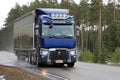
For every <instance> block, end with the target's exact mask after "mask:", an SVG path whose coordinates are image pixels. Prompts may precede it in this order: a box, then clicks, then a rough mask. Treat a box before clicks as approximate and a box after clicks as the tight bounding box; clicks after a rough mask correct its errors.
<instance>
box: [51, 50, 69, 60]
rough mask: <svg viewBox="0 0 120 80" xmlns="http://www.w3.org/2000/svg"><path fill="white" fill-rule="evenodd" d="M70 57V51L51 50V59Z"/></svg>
mask: <svg viewBox="0 0 120 80" xmlns="http://www.w3.org/2000/svg"><path fill="white" fill-rule="evenodd" d="M68 58H69V53H68V51H66V50H56V51H50V59H51V60H67V59H68Z"/></svg>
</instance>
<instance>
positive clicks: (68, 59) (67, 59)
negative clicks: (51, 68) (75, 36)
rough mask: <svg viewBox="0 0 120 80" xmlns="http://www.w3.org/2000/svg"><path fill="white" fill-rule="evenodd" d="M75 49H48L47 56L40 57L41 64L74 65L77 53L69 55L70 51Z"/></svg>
mask: <svg viewBox="0 0 120 80" xmlns="http://www.w3.org/2000/svg"><path fill="white" fill-rule="evenodd" d="M73 50H74V51H75V50H76V49H54V50H50V49H48V50H47V51H48V54H47V55H41V56H40V57H41V62H44V63H64V64H65V63H75V62H76V60H77V53H75V54H70V51H73Z"/></svg>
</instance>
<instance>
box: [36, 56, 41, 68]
mask: <svg viewBox="0 0 120 80" xmlns="http://www.w3.org/2000/svg"><path fill="white" fill-rule="evenodd" d="M36 65H37V67H40V66H41V64H40V62H39V58H38V57H37V59H36Z"/></svg>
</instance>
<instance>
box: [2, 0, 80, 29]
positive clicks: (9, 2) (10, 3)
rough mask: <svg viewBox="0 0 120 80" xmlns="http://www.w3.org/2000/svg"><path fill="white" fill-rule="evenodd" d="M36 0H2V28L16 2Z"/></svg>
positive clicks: (26, 2)
mask: <svg viewBox="0 0 120 80" xmlns="http://www.w3.org/2000/svg"><path fill="white" fill-rule="evenodd" d="M31 1H34V0H2V1H1V3H0V29H1V27H4V26H3V24H4V21H5V18H7V15H8V12H9V11H10V9H11V8H13V7H14V6H15V4H16V3H18V4H20V5H25V4H28V3H29V2H31ZM74 1H75V2H76V3H79V1H80V0H74Z"/></svg>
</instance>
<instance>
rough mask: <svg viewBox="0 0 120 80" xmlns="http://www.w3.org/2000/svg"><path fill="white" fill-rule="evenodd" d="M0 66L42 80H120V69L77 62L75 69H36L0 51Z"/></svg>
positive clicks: (46, 67)
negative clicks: (5, 66) (18, 69)
mask: <svg viewBox="0 0 120 80" xmlns="http://www.w3.org/2000/svg"><path fill="white" fill-rule="evenodd" d="M0 65H7V66H14V67H19V68H20V69H23V70H25V71H28V72H30V73H31V74H34V75H36V76H37V77H40V78H41V79H42V80H120V67H114V66H106V65H100V64H91V63H82V62H77V63H76V64H75V67H74V68H68V67H66V65H65V66H64V67H57V66H44V67H40V68H38V67H36V66H35V65H30V64H29V63H27V62H26V61H17V58H16V56H15V54H14V53H12V52H5V51H0Z"/></svg>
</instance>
